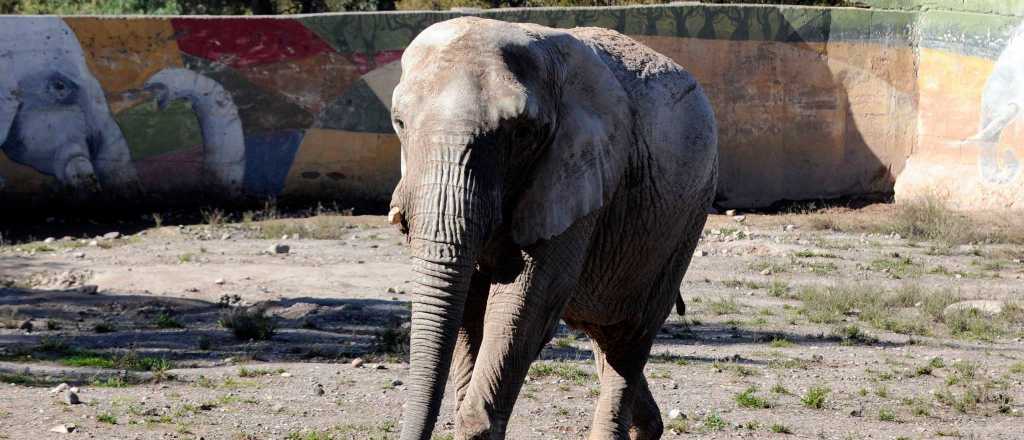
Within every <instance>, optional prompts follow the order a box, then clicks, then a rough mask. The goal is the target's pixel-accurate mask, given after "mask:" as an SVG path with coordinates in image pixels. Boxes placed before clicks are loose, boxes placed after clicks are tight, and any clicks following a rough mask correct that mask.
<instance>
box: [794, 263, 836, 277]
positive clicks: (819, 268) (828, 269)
mask: <svg viewBox="0 0 1024 440" xmlns="http://www.w3.org/2000/svg"><path fill="white" fill-rule="evenodd" d="M801 266H803V267H806V268H807V269H810V271H811V273H816V274H822V275H826V274H830V273H833V272H835V271H837V270H839V266H836V264H835V263H833V262H831V261H825V262H807V263H802V264H801Z"/></svg>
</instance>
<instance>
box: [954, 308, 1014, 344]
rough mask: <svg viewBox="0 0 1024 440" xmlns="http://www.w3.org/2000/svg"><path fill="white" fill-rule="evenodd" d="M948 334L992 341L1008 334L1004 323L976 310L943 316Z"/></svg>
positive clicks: (959, 311)
mask: <svg viewBox="0 0 1024 440" xmlns="http://www.w3.org/2000/svg"><path fill="white" fill-rule="evenodd" d="M943 321H944V322H945V324H946V327H948V328H949V332H950V333H951V334H952V335H953V336H955V337H958V338H963V339H977V340H981V341H994V340H996V339H998V338H999V337H1002V336H1005V335H1006V334H1007V333H1008V329H1007V327H1006V323H1005V322H1004V321H1002V320H999V319H993V318H992V317H991V316H988V315H985V314H984V313H982V312H980V311H979V310H978V309H973V308H971V309H963V310H958V311H954V312H952V313H949V314H947V315H945V317H944V319H943Z"/></svg>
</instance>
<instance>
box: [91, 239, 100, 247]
mask: <svg viewBox="0 0 1024 440" xmlns="http://www.w3.org/2000/svg"><path fill="white" fill-rule="evenodd" d="M99 245H100V242H98V241H96V240H92V241H90V242H89V246H90V247H96V246H99Z"/></svg>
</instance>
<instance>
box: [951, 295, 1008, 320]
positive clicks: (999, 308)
mask: <svg viewBox="0 0 1024 440" xmlns="http://www.w3.org/2000/svg"><path fill="white" fill-rule="evenodd" d="M967 310H977V311H978V312H979V313H981V314H982V315H986V316H995V315H998V314H1000V313H1002V312H1003V303H1002V302H1000V301H992V300H984V299H979V300H971V301H960V302H958V303H953V304H950V305H949V306H947V307H946V308H945V310H943V311H942V314H943V315H949V314H952V313H957V312H963V311H967Z"/></svg>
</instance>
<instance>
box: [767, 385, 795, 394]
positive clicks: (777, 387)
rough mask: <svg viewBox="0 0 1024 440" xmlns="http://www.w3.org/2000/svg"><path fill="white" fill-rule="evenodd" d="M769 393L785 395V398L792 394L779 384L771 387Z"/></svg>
mask: <svg viewBox="0 0 1024 440" xmlns="http://www.w3.org/2000/svg"><path fill="white" fill-rule="evenodd" d="M771 392H773V393H775V394H783V395H787V396H788V395H790V394H792V393H790V392H789V390H787V389H786V387H785V386H783V385H782V384H781V383H776V384H775V385H772V389H771Z"/></svg>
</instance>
